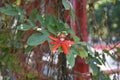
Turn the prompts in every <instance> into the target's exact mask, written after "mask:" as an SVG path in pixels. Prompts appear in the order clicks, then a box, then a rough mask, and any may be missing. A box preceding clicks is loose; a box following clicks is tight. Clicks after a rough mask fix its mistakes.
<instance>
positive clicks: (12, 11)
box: [0, 5, 18, 16]
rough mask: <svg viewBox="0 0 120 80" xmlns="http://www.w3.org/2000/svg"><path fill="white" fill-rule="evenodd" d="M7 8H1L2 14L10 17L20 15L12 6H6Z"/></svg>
mask: <svg viewBox="0 0 120 80" xmlns="http://www.w3.org/2000/svg"><path fill="white" fill-rule="evenodd" d="M5 6H6V7H5V8H0V12H2V13H4V14H6V15H10V16H16V15H18V12H17V10H16V9H15V8H14V7H13V6H11V5H5Z"/></svg>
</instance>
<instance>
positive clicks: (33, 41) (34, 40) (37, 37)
mask: <svg viewBox="0 0 120 80" xmlns="http://www.w3.org/2000/svg"><path fill="white" fill-rule="evenodd" d="M47 39H48V35H45V34H40V33H35V34H32V35H31V36H30V37H29V38H28V40H27V44H28V45H30V46H36V45H39V44H42V43H43V42H45V41H46V40H47Z"/></svg>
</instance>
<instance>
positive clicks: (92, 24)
mask: <svg viewBox="0 0 120 80" xmlns="http://www.w3.org/2000/svg"><path fill="white" fill-rule="evenodd" d="M95 1H96V0H91V1H90V2H92V6H91V7H92V8H93V9H92V10H93V11H92V12H89V13H90V14H88V15H89V21H88V26H89V32H90V36H92V39H93V42H96V41H97V42H99V40H100V39H102V40H103V41H105V42H108V43H116V42H118V41H119V40H120V37H119V36H120V17H119V14H120V9H119V7H120V0H98V1H96V2H95ZM98 39H99V40H98Z"/></svg>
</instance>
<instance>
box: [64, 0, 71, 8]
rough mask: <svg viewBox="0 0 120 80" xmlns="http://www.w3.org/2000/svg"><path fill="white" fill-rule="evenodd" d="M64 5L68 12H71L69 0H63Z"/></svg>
mask: <svg viewBox="0 0 120 80" xmlns="http://www.w3.org/2000/svg"><path fill="white" fill-rule="evenodd" d="M62 4H63V5H64V7H65V9H66V10H70V7H71V6H70V1H68V0H62Z"/></svg>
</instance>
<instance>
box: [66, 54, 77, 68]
mask: <svg viewBox="0 0 120 80" xmlns="http://www.w3.org/2000/svg"><path fill="white" fill-rule="evenodd" d="M66 58H67V61H68V63H69V64H70V66H71V67H74V65H75V57H74V55H73V54H72V53H71V52H70V54H68V55H66Z"/></svg>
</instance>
